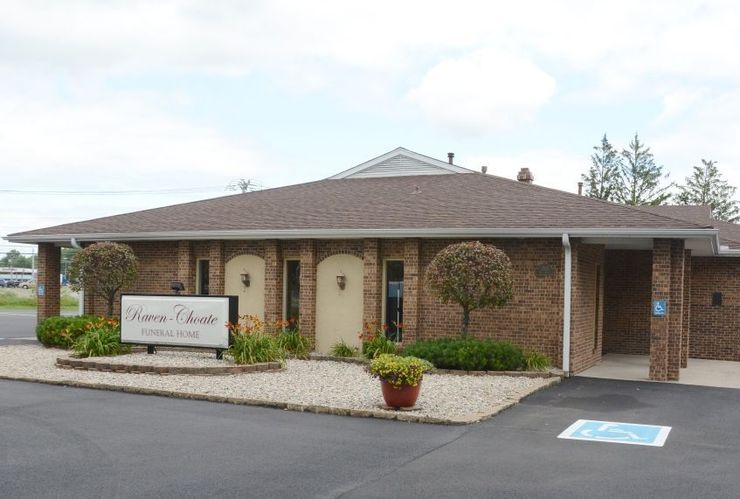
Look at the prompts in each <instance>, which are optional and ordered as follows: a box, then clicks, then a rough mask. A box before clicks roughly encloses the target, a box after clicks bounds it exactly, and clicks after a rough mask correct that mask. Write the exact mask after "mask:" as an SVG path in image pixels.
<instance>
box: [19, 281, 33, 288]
mask: <svg viewBox="0 0 740 499" xmlns="http://www.w3.org/2000/svg"><path fill="white" fill-rule="evenodd" d="M20 286H21V287H22V288H23V289H29V288H35V287H36V281H34V280H28V281H23V282H22V283H21V284H20Z"/></svg>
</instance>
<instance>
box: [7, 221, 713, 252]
mask: <svg viewBox="0 0 740 499" xmlns="http://www.w3.org/2000/svg"><path fill="white" fill-rule="evenodd" d="M564 233H566V234H568V235H569V236H570V237H620V238H664V239H684V238H697V237H702V238H711V241H712V245H713V247H714V248H715V251H717V250H718V249H719V244H718V240H719V236H718V234H719V231H718V230H717V229H630V228H617V229H614V228H588V229H584V228H554V227H553V228H550V227H546V228H527V229H517V228H465V229H461V228H449V229H445V228H433V229H432V228H421V229H417V228H407V229H282V230H193V231H184V230H182V231H156V232H100V233H81V234H44V235H25V236H24V235H23V234H17V235H10V236H6V237H5V239H7V240H8V241H11V242H18V243H29V244H37V243H46V242H48V243H59V244H63V243H66V242H67V241H71V240H75V242H76V241H168V240H173V241H174V240H183V239H185V240H208V239H221V240H233V239H363V238H409V237H418V238H458V237H470V238H473V237H481V238H527V237H553V238H555V237H557V238H560V237H562V235H563V234H564Z"/></svg>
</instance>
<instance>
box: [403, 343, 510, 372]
mask: <svg viewBox="0 0 740 499" xmlns="http://www.w3.org/2000/svg"><path fill="white" fill-rule="evenodd" d="M401 354H402V355H404V356H414V357H419V358H421V359H426V360H428V361H429V362H431V363H432V364H434V366H435V367H437V368H439V369H459V370H464V371H515V370H518V369H521V368H522V367H523V365H524V354H523V352H522V350H521V349H520V348H519V347H517V346H516V345H514V344H512V343H509V342H507V341H494V340H477V339H473V338H442V339H435V340H422V341H417V342H416V343H414V344H412V345H409V346H407V347H405V348H404V349H403V351H402V353H401Z"/></svg>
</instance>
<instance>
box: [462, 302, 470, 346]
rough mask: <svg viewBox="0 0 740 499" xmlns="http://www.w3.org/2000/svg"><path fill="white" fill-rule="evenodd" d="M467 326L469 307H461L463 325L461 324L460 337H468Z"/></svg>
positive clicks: (468, 323)
mask: <svg viewBox="0 0 740 499" xmlns="http://www.w3.org/2000/svg"><path fill="white" fill-rule="evenodd" d="M468 326H470V307H468V306H467V305H463V323H462V335H463V338H467V336H468Z"/></svg>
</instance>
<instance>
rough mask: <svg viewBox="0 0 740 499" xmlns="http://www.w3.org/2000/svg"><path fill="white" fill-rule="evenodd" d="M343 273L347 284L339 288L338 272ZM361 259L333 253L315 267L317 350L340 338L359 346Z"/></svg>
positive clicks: (361, 291) (327, 349)
mask: <svg viewBox="0 0 740 499" xmlns="http://www.w3.org/2000/svg"><path fill="white" fill-rule="evenodd" d="M340 272H342V273H344V275H345V276H346V282H347V284H346V287H345V288H344V289H339V286H337V274H338V273H340ZM362 297H363V263H362V260H361V259H360V258H357V257H356V256H352V255H333V256H330V257H328V258H326V259H324V260H322V261H321V263H319V265H318V266H317V270H316V351H317V352H322V353H326V352H328V351H329V349H330V348H331V346H332V345H333V344H334V343H336V342H337V341H339V340H340V339H343V340H344V341H345V342H346V343H347V344H348V345H352V346H357V347H359V346H361V343H360V340H359V338H358V337H357V334H358V333H359V332H360V330H361V329H362V305H363V301H362V300H363V298H362Z"/></svg>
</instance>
